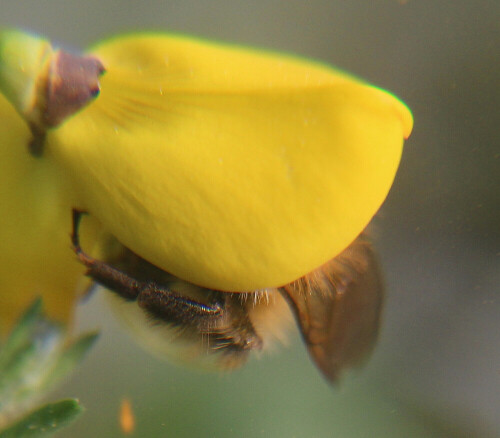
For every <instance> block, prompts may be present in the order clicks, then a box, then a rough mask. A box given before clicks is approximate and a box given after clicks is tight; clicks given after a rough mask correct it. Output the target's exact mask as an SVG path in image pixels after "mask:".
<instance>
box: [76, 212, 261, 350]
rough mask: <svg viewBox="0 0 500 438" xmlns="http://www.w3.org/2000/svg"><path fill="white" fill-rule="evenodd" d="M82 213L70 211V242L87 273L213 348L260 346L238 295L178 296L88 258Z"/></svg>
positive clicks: (158, 318) (152, 283)
mask: <svg viewBox="0 0 500 438" xmlns="http://www.w3.org/2000/svg"><path fill="white" fill-rule="evenodd" d="M83 214H84V213H83V212H81V211H77V210H73V232H72V235H71V241H72V244H73V250H74V251H75V253H76V255H77V256H78V259H79V260H80V262H82V263H83V264H84V265H85V266H86V267H87V273H86V275H88V276H89V277H91V278H92V279H93V280H95V281H96V282H97V283H99V284H101V285H102V286H104V287H106V288H107V289H109V290H110V291H112V292H114V293H116V294H117V295H119V296H120V297H122V298H124V299H125V300H127V301H137V304H138V305H139V306H140V307H141V308H143V309H144V310H145V311H146V312H147V313H148V314H149V315H151V316H152V317H153V318H155V319H157V320H159V321H163V322H166V323H168V324H171V325H175V326H178V327H181V328H184V329H186V328H188V329H191V330H194V331H195V332H197V333H198V334H200V335H201V336H202V337H206V338H207V339H208V341H209V344H210V345H211V346H212V348H214V349H215V350H223V351H226V352H228V353H229V352H231V353H238V352H239V353H244V352H245V351H248V350H250V349H260V348H262V340H261V339H260V337H259V336H258V334H257V333H256V332H255V329H254V327H253V324H252V323H251V321H250V319H249V318H248V315H247V313H246V311H245V305H244V304H243V302H242V300H241V297H240V295H239V294H234V293H225V292H218V291H213V290H209V289H206V293H207V301H206V302H205V303H202V302H200V301H197V300H195V299H191V298H188V297H186V296H184V295H180V294H178V293H176V292H175V291H173V290H171V289H170V288H168V287H167V286H165V285H163V284H159V283H155V282H151V281H139V280H137V279H135V278H134V277H132V276H131V275H128V274H127V273H125V272H122V271H120V270H119V269H117V268H114V267H113V266H111V265H109V264H108V263H106V262H103V261H101V260H97V259H94V258H92V257H90V256H89V255H88V254H86V253H85V252H84V251H83V250H82V248H81V246H80V240H79V236H78V228H79V225H80V221H81V218H82V215H83ZM144 262H145V261H144ZM145 263H147V262H145Z"/></svg>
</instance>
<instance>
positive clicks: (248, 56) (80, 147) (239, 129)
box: [48, 35, 412, 291]
mask: <svg viewBox="0 0 500 438" xmlns="http://www.w3.org/2000/svg"><path fill="white" fill-rule="evenodd" d="M93 54H94V55H96V56H97V57H98V58H99V59H100V60H101V61H102V63H103V65H104V67H105V68H106V71H107V72H106V75H105V76H104V77H103V78H102V80H101V96H100V97H99V98H98V99H97V100H96V101H95V102H94V103H93V104H92V105H90V106H89V107H88V108H86V109H84V110H83V111H82V112H81V113H79V114H78V115H77V116H75V117H73V118H71V119H70V120H68V121H67V122H65V124H63V125H62V126H61V127H60V128H58V129H54V130H52V131H51V132H50V134H49V135H48V152H49V154H53V156H54V157H55V159H56V160H57V162H58V163H59V164H60V165H61V166H62V168H63V169H65V170H66V172H67V175H68V177H69V178H71V179H73V181H74V184H75V187H77V189H78V192H79V193H78V196H79V197H80V205H79V207H80V208H84V209H87V210H88V211H89V212H90V213H91V214H92V215H93V216H95V217H96V218H98V219H99V221H101V222H102V223H103V224H104V226H105V227H106V228H107V229H108V230H109V231H110V232H111V233H112V234H114V235H115V236H116V237H117V238H118V239H119V240H120V241H121V242H122V243H123V244H124V245H126V246H127V247H129V248H131V249H132V250H133V251H135V252H137V253H138V254H139V255H141V256H142V257H144V258H146V259H147V260H149V261H151V262H152V263H154V264H156V265H158V266H159V267H161V268H163V269H165V270H166V271H169V272H171V273H172V274H175V275H177V276H179V277H180V278H182V279H185V280H188V281H191V282H193V283H195V284H199V285H202V286H205V287H212V288H216V289H221V290H233V291H247V290H254V289H260V288H265V287H272V286H280V285H283V284H284V283H288V282H291V281H293V280H295V279H296V278H298V277H300V276H302V275H304V274H306V273H308V272H310V271H312V270H313V269H315V268H317V267H318V266H320V265H321V264H323V263H325V262H326V261H327V260H329V259H330V258H332V257H334V256H335V255H337V254H338V253H339V252H340V251H342V250H343V249H344V248H345V247H346V246H347V245H349V244H350V243H351V242H352V241H353V240H354V238H355V237H356V236H357V235H358V234H359V233H360V232H361V231H362V230H363V228H364V227H365V226H366V225H367V224H368V222H369V221H370V219H371V218H372V217H373V215H374V214H375V213H376V211H377V209H378V208H379V207H380V205H381V204H382V202H383V201H384V199H385V197H386V195H387V193H388V191H389V188H390V186H391V184H392V181H393V178H394V175H395V173H396V170H397V167H398V163H399V160H400V155H401V151H402V144H403V137H407V136H408V135H409V134H410V131H411V128H412V117H411V114H410V112H409V110H408V109H407V108H406V107H405V106H404V104H403V103H401V102H400V101H399V100H397V99H396V98H395V97H393V96H391V95H390V94H388V93H386V92H384V91H381V90H379V89H377V88H374V87H372V86H369V85H367V84H364V83H363V82H361V81H359V80H356V79H353V78H352V77H349V76H347V75H346V74H343V73H340V72H338V71H336V70H333V69H331V68H328V67H325V66H321V65H318V64H314V63H310V62H306V61H302V60H298V59H293V58H290V57H285V56H279V55H274V54H272V55H271V54H266V53H261V52H256V51H251V50H243V49H239V48H234V47H226V46H223V45H215V44H210V43H204V42H201V41H197V40H193V39H188V38H182V37H168V36H159V35H149V36H129V37H121V38H116V39H114V40H112V41H109V42H105V43H103V44H102V45H100V46H98V47H97V48H96V49H95V50H94V51H93Z"/></svg>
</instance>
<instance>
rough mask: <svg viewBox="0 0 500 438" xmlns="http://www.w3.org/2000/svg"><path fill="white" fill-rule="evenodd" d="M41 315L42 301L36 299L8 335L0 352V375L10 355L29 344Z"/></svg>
mask: <svg viewBox="0 0 500 438" xmlns="http://www.w3.org/2000/svg"><path fill="white" fill-rule="evenodd" d="M41 315H42V299H41V298H37V299H35V300H34V301H33V304H31V306H30V307H29V308H28V309H27V310H26V312H24V314H23V315H22V316H21V317H20V319H19V321H18V322H17V324H16V325H15V326H14V329H13V330H12V332H11V333H10V335H9V337H8V339H7V341H6V343H5V345H3V346H2V348H1V350H0V374H2V373H3V368H4V367H5V365H6V364H7V363H8V362H10V360H11V357H12V355H14V354H15V352H16V351H18V350H19V349H21V348H22V347H23V345H24V344H26V343H27V342H29V340H30V337H31V335H32V332H33V331H34V327H35V326H36V324H37V323H38V321H39V320H40V317H41Z"/></svg>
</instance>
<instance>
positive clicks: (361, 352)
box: [72, 210, 383, 382]
mask: <svg viewBox="0 0 500 438" xmlns="http://www.w3.org/2000/svg"><path fill="white" fill-rule="evenodd" d="M81 218H82V212H80V211H77V210H74V211H73V232H72V245H73V250H74V252H75V254H76V255H77V257H78V259H79V261H80V262H81V263H83V264H84V265H85V266H86V268H87V273H86V274H87V275H88V276H89V277H90V278H92V279H93V280H94V281H95V282H96V283H98V284H100V285H102V286H104V287H105V288H107V289H108V290H109V291H111V292H112V293H113V294H114V295H115V298H118V300H114V301H115V307H118V308H119V310H120V312H121V313H122V315H123V317H124V318H125V319H126V320H127V321H128V322H129V324H130V325H131V326H132V328H133V332H134V333H135V335H136V336H137V335H138V336H139V337H140V338H141V340H143V341H145V343H146V344H148V345H149V346H150V347H152V349H153V350H155V351H156V352H158V353H159V354H161V355H162V356H165V355H167V356H168V357H169V359H171V360H173V361H174V362H175V361H177V362H183V363H186V362H187V363H191V364H192V363H194V362H196V363H198V364H200V365H201V366H203V367H205V368H210V369H222V370H227V369H232V368H236V367H238V366H241V365H242V364H244V363H245V361H246V360H247V358H248V356H249V353H250V352H251V351H260V350H262V349H263V348H264V347H265V346H266V345H268V344H269V343H270V342H271V341H272V339H273V338H279V337H280V335H281V333H282V331H283V329H284V328H285V326H286V325H287V322H288V319H289V318H288V315H289V313H288V312H287V309H286V307H287V306H286V305H287V304H288V307H289V308H290V309H291V312H292V313H293V316H294V317H295V320H296V322H297V325H298V327H299V329H300V333H301V335H302V339H303V340H304V343H305V344H306V346H307V349H308V351H309V354H310V356H311V358H312V360H313V362H314V363H315V364H316V366H317V367H318V368H319V369H320V370H321V372H322V374H323V375H324V376H325V377H326V379H327V380H329V381H331V382H334V381H336V380H337V379H338V377H339V375H340V373H341V371H342V370H344V369H345V368H349V367H352V366H356V365H358V364H359V363H360V362H361V361H362V360H363V359H364V358H365V357H366V356H367V355H368V354H369V353H370V352H371V350H372V349H373V346H374V345H375V342H376V339H377V334H378V328H379V323H380V314H381V307H382V298H383V287H382V281H381V275H380V271H379V268H378V264H377V260H376V257H375V254H374V251H373V249H372V247H371V245H370V243H369V242H368V240H367V238H366V237H365V235H361V236H359V237H358V238H357V239H356V240H355V241H354V242H353V243H352V244H351V245H350V246H349V247H348V248H347V249H345V250H344V251H343V252H342V253H340V254H339V255H338V256H337V257H335V258H333V259H332V260H330V261H329V262H327V263H325V264H324V265H323V266H321V267H320V268H318V269H316V270H314V271H313V272H311V273H310V274H308V275H306V276H303V277H301V278H299V279H298V280H296V281H294V282H292V283H289V284H286V285H283V286H282V287H278V288H269V289H263V290H256V291H249V292H226V291H219V290H214V289H208V288H204V287H200V286H197V285H194V284H192V283H189V282H187V281H184V280H182V279H180V278H178V277H176V276H174V275H172V274H169V273H168V272H165V271H163V270H161V269H159V268H158V267H156V266H154V265H153V264H151V263H149V262H148V261H146V260H145V259H143V258H141V257H139V256H138V255H137V254H135V253H134V252H132V251H131V250H130V249H127V248H125V247H123V246H122V245H120V244H117V242H115V245H111V244H109V245H108V247H113V246H114V247H115V249H114V250H110V251H109V254H108V260H107V261H102V260H98V259H96V258H93V257H91V256H90V255H88V254H87V253H86V252H85V251H84V250H83V249H82V248H81V246H80V241H79V235H78V229H79V224H80V221H81ZM116 247H118V250H116ZM143 343H144V342H143Z"/></svg>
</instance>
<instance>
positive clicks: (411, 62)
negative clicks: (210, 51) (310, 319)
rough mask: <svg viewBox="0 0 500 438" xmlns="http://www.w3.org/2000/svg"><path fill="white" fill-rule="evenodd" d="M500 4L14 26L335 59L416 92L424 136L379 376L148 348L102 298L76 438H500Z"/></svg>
mask: <svg viewBox="0 0 500 438" xmlns="http://www.w3.org/2000/svg"><path fill="white" fill-rule="evenodd" d="M499 17H500V2H498V1H497V0H475V1H467V0H441V1H435V0H434V1H432V0H399V1H398V0H384V1H382V0H379V1H373V2H367V1H361V0H350V1H349V2H347V1H338V0H324V1H320V0H308V1H307V2H306V1H299V0H287V1H277V0H267V1H255V2H250V1H245V0H228V1H221V0H212V1H205V2H203V1H192V0H184V1H165V0H163V1H161V0H143V1H134V0H121V1H120V0H106V1H102V0H101V1H97V0H86V1H85V2H69V1H67V0H66V1H64V0H52V1H50V2H40V1H37V0H31V1H23V0H18V1H16V2H9V3H8V5H7V2H4V3H2V5H0V25H3V26H14V27H20V28H23V29H27V30H32V31H35V32H38V33H40V34H43V35H46V36H47V37H49V38H51V39H52V40H54V41H57V42H60V43H63V44H66V45H69V46H70V47H76V48H84V47H86V46H88V45H89V44H91V43H92V42H95V41H97V40H99V39H101V38H104V37H107V36H110V35H114V34H116V33H120V32H130V31H133V30H144V29H146V30H158V31H175V32H183V33H191V34H195V35H198V36H203V37H207V38H214V39H218V40H224V41H231V42H236V43H242V44H246V45H253V46H262V47H266V48H271V49H273V50H283V51H288V52H292V53H296V54H300V55H303V56H307V57H312V58H318V59H320V60H324V61H327V62H329V63H331V64H334V65H336V66H338V67H340V68H342V69H345V70H347V71H350V72H352V73H354V74H356V75H358V76H360V77H363V78H365V79H367V80H369V81H370V82H373V83H375V84H377V85H379V86H381V87H383V88H386V89H389V90H391V91H392V92H394V93H395V94H396V95H398V96H399V97H401V98H402V99H403V100H404V101H405V102H406V103H407V104H408V105H409V106H410V108H411V109H412V111H413V113H414V117H415V130H414V132H413V134H412V136H411V138H410V140H409V141H408V142H407V143H406V148H405V152H404V155H403V161H402V164H401V168H400V171H399V173H398V176H397V179H396V182H395V185H394V187H393V190H392V192H391V193H390V196H389V198H388V200H387V202H386V204H385V206H384V207H383V209H382V211H381V213H380V215H379V217H378V218H377V220H376V229H377V232H376V234H377V239H376V241H377V246H378V248H379V252H380V254H381V258H382V260H383V264H384V270H385V272H386V281H387V289H388V296H387V303H386V308H385V315H384V327H383V330H382V336H381V339H380V344H379V347H378V349H377V351H376V353H375V355H374V357H373V359H372V360H371V361H370V362H369V364H368V365H367V366H366V368H365V369H364V370H363V372H362V373H359V374H358V375H357V376H356V377H355V378H351V379H347V380H346V381H345V382H343V383H342V385H341V386H340V387H339V388H335V389H333V390H332V389H331V388H329V387H328V386H327V385H326V383H325V382H324V381H322V380H321V377H320V376H319V374H318V373H317V372H316V370H315V369H314V368H313V366H312V365H311V364H310V363H309V362H308V358H307V356H306V352H305V350H304V348H303V347H302V346H301V345H300V342H298V339H297V336H295V337H292V340H293V342H292V348H291V349H288V350H287V349H284V348H283V349H281V350H280V351H278V352H277V353H274V354H271V355H266V356H264V357H262V358H261V359H260V360H253V361H252V362H251V363H250V364H249V365H248V366H247V367H246V368H245V369H244V370H242V371H237V372H235V373H233V374H230V375H225V376H218V375H215V376H214V375H207V374H199V373H197V372H193V371H191V370H185V369H179V368H176V367H174V366H172V365H169V364H166V363H163V362H161V361H159V360H157V359H155V358H153V357H150V356H149V355H147V354H145V353H143V351H142V350H141V349H139V348H138V347H137V346H135V345H134V344H133V343H132V341H131V340H130V338H129V337H128V336H127V335H126V333H124V332H123V331H122V329H121V327H120V326H119V324H118V323H117V322H116V321H115V320H114V318H113V316H112V315H111V314H109V312H108V311H107V309H106V303H105V302H104V301H105V300H103V298H102V297H101V296H94V297H93V298H92V300H91V301H90V303H88V304H86V305H84V306H82V308H81V310H80V313H79V317H80V323H79V324H80V326H81V327H85V328H94V327H96V326H97V327H101V328H102V338H101V340H100V342H99V345H98V347H97V348H96V349H95V350H94V351H93V352H92V354H91V356H90V357H89V358H88V359H87V360H86V362H85V364H84V366H83V367H82V368H81V369H80V371H79V372H78V373H77V375H76V376H74V377H73V379H72V380H71V381H70V382H68V384H67V385H66V386H65V387H64V388H62V389H61V390H60V391H59V393H60V394H58V395H61V396H77V397H80V398H81V400H82V401H83V403H84V404H85V406H86V407H87V408H88V412H87V414H86V415H85V416H84V418H83V419H82V420H80V421H79V422H78V423H77V425H75V427H73V428H72V429H71V431H70V432H68V433H67V436H72V437H94V436H98V437H100V436H102V437H112V436H117V437H118V436H121V435H120V432H119V430H118V425H117V424H118V420H117V415H118V407H119V403H120V400H121V399H122V398H123V397H125V396H126V397H129V398H130V399H131V400H132V405H133V408H134V410H135V413H136V416H137V421H138V425H137V433H136V436H141V437H142V436H144V437H155V436H162V437H163V436H172V437H181V436H186V437H193V436H203V437H205V436H210V437H212V436H213V437H226V436H227V437H256V436H262V437H292V436H295V437H329V436H335V437H377V436H381V437H382V436H384V437H403V436H404V437H413V436H415V437H428V436H464V437H465V436H467V437H469V436H478V437H480V436H498V435H496V434H500V419H499V417H498V412H499V411H500V365H499V364H500V348H499V345H500V322H499V321H500V318H499V317H500V312H499V309H500V302H499V299H500V292H499V283H500V257H499V254H500V248H499V246H500V245H499V244H500V232H499V229H500V208H499V204H500V203H499V187H500V166H499V163H500V145H499V143H500V141H499V136H498V128H499V126H500V117H499V115H500V111H499V108H498V106H499V103H498V102H499V101H500V84H499V67H500V56H499V53H500V19H499Z"/></svg>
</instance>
